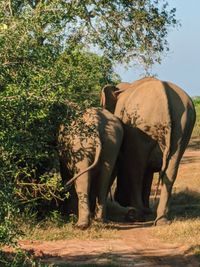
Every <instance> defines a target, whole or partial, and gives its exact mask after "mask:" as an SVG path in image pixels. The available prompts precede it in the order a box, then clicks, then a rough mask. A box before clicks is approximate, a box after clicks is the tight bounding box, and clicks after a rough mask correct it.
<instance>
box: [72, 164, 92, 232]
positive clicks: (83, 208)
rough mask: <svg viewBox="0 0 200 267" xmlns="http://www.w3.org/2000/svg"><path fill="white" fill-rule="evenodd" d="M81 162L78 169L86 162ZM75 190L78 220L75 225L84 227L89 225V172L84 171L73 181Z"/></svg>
mask: <svg viewBox="0 0 200 267" xmlns="http://www.w3.org/2000/svg"><path fill="white" fill-rule="evenodd" d="M84 165H86V166H84V167H83V164H81V168H80V169H83V168H84V169H85V168H86V167H87V166H88V163H86V164H84ZM75 187H76V192H77V196H78V222H77V224H76V226H77V227H78V228H80V229H86V228H87V227H89V225H90V206H89V190H90V173H89V172H86V173H85V174H83V175H81V176H80V177H79V178H78V179H77V180H76V182H75Z"/></svg>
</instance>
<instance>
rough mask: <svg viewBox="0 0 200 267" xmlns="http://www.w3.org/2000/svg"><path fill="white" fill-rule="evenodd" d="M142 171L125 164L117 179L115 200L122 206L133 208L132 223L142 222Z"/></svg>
mask: <svg viewBox="0 0 200 267" xmlns="http://www.w3.org/2000/svg"><path fill="white" fill-rule="evenodd" d="M142 174H143V171H142V170H140V169H138V168H133V164H131V166H129V167H128V165H127V162H126V165H125V166H124V168H120V172H119V173H118V177H117V189H116V192H115V200H116V201H117V202H118V203H119V204H120V205H122V206H125V207H127V206H129V207H133V208H134V211H135V212H134V214H133V216H132V218H134V219H133V220H134V221H141V220H144V205H143V200H142V181H143V175H142Z"/></svg>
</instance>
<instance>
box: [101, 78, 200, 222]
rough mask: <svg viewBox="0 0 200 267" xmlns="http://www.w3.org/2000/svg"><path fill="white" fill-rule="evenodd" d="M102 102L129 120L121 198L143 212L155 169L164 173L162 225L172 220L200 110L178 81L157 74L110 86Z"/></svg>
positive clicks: (119, 188)
mask: <svg viewBox="0 0 200 267" xmlns="http://www.w3.org/2000/svg"><path fill="white" fill-rule="evenodd" d="M101 103H102V105H103V107H104V108H106V109H108V110H109V111H111V112H112V113H114V114H115V115H116V116H117V117H118V118H120V119H121V120H122V122H123V123H124V124H125V126H124V141H123V144H122V148H121V153H120V154H121V156H120V161H119V171H118V175H117V176H118V178H117V189H116V194H115V199H116V200H117V201H118V202H119V203H120V204H121V205H123V206H127V205H129V206H133V207H135V208H136V209H137V210H138V211H139V212H140V213H141V214H140V215H141V216H143V214H145V212H147V211H148V208H149V196H150V190H151V184H152V179H153V173H154V172H159V173H160V176H159V177H160V181H161V196H160V200H159V204H158V208H157V217H156V220H155V225H156V224H164V223H167V222H168V220H167V214H168V204H169V199H170V195H171V191H172V186H173V184H174V181H175V179H176V176H177V171H178V167H179V163H180V160H181V157H182V155H183V153H184V151H185V149H186V146H187V144H188V142H189V139H190V136H191V133H192V129H193V126H194V123H195V118H196V114H195V109H194V106H193V103H192V101H191V99H190V98H189V96H188V95H187V94H186V93H185V92H184V91H183V90H182V89H180V88H179V87H178V86H176V85H174V84H172V83H170V82H163V81H160V80H158V79H155V78H144V79H141V80H138V81H136V82H134V83H131V84H129V83H121V84H119V85H117V86H116V87H115V86H111V85H107V86H105V87H104V88H103V90H102V96H101Z"/></svg>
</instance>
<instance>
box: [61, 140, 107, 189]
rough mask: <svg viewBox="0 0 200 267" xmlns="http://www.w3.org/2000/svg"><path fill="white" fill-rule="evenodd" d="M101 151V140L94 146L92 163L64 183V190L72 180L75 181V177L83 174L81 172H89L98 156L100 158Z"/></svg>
mask: <svg viewBox="0 0 200 267" xmlns="http://www.w3.org/2000/svg"><path fill="white" fill-rule="evenodd" d="M101 151H102V145H101V142H99V143H98V144H97V146H96V152H95V158H94V161H93V163H92V165H90V166H89V167H88V168H86V169H85V170H83V171H81V172H79V173H78V174H76V175H75V176H74V177H72V178H71V179H70V180H69V181H68V182H67V183H66V184H65V186H64V189H65V190H66V189H68V187H70V186H71V185H72V183H73V182H74V181H76V179H77V178H78V177H80V176H81V175H83V174H84V173H86V172H89V171H90V170H91V169H93V168H94V167H95V166H96V165H97V163H98V161H99V158H100V155H101Z"/></svg>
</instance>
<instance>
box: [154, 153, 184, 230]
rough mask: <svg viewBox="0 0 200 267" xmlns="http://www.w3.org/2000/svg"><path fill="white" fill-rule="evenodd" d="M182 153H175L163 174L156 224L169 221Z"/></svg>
mask: <svg viewBox="0 0 200 267" xmlns="http://www.w3.org/2000/svg"><path fill="white" fill-rule="evenodd" d="M181 156H182V153H181V154H180V153H178V152H177V153H175V155H173V157H172V158H171V159H170V160H169V164H168V167H167V169H166V171H165V172H164V174H163V176H162V187H161V195H160V200H159V204H158V208H157V217H156V220H155V225H162V224H167V223H169V221H168V219H167V215H168V209H169V200H170V197H171V192H172V187H173V184H174V181H175V179H176V176H177V172H178V166H179V162H180V159H181Z"/></svg>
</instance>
